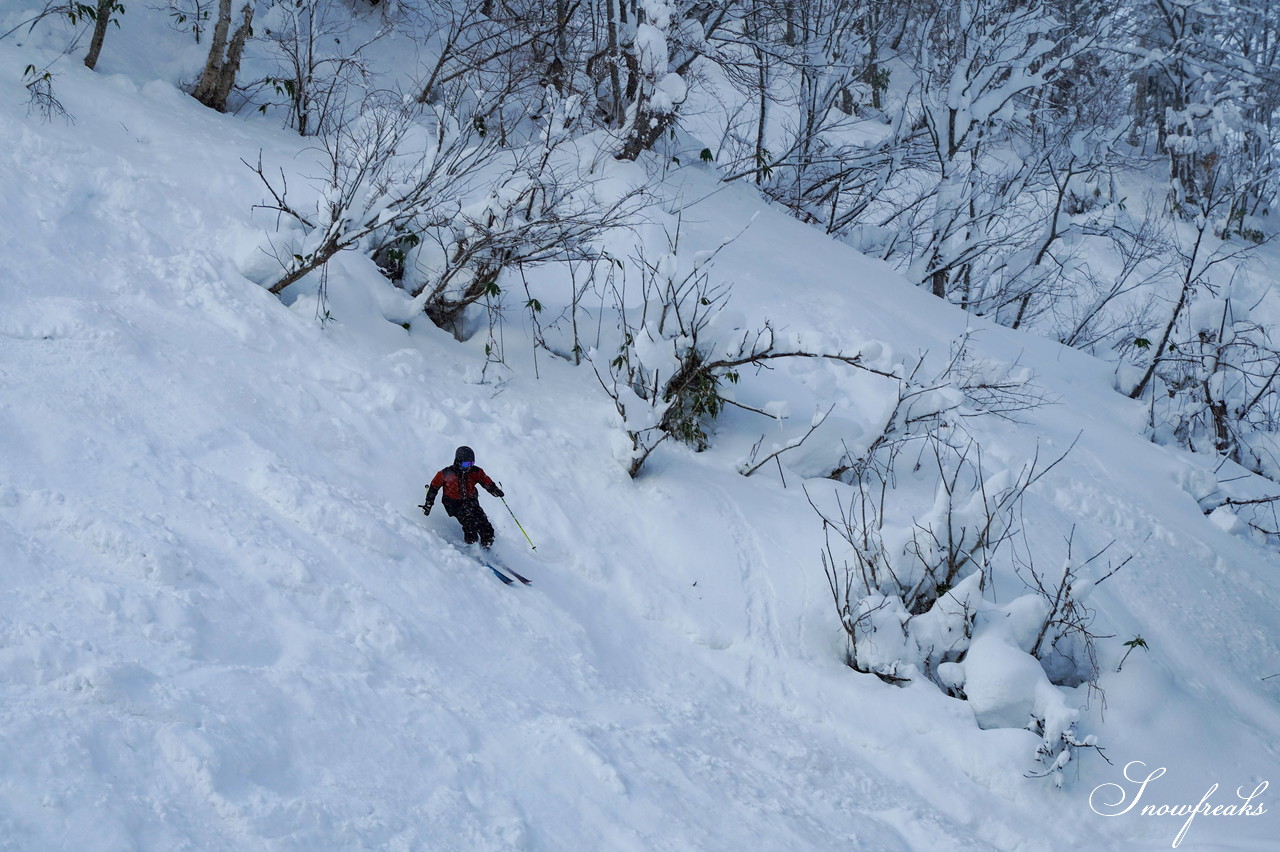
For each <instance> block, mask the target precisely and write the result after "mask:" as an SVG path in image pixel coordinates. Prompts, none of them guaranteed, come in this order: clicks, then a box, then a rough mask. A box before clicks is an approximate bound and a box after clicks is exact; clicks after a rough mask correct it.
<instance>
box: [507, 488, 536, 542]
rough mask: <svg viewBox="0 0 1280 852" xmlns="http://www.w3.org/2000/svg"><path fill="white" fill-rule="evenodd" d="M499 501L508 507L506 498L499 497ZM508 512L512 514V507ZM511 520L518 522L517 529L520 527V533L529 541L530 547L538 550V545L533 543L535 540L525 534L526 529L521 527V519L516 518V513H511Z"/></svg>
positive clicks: (508, 508)
mask: <svg viewBox="0 0 1280 852" xmlns="http://www.w3.org/2000/svg"><path fill="white" fill-rule="evenodd" d="M498 499H499V500H501V501H502V505H504V506H507V498H506V497H499V498H498ZM507 511H508V512H511V507H510V506H507ZM511 520H513V521H515V522H516V526H517V527H520V532H522V533H524V540H525V541H527V542H529V546H530V547H532V548H533V549H534V550H537V549H538V545H536V544H534V543H533V539H531V538H529V534H528V533H527V532H524V527H523V526H521V524H520V519H519V518H517V517H516V513H515V512H511Z"/></svg>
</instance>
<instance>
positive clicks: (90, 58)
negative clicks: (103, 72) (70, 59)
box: [84, 0, 123, 71]
mask: <svg viewBox="0 0 1280 852" xmlns="http://www.w3.org/2000/svg"><path fill="white" fill-rule="evenodd" d="M117 8H118V7H117V6H116V0H98V11H97V13H96V14H95V15H94V18H93V37H92V38H90V40H89V53H88V54H86V55H85V58H84V67H86V68H88V69H89V70H90V71H92V70H93V69H94V67H95V66H96V65H97V64H98V56H99V55H100V54H101V53H102V42H103V41H104V40H106V37H107V25H108V24H110V23H111V13H112V12H114V11H115V10H116V9H117ZM121 11H123V9H122V10H121Z"/></svg>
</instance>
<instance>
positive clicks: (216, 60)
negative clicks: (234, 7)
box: [191, 0, 253, 112]
mask: <svg viewBox="0 0 1280 852" xmlns="http://www.w3.org/2000/svg"><path fill="white" fill-rule="evenodd" d="M240 16H241V20H240V26H239V27H237V28H236V31H235V33H234V34H233V35H232V36H231V38H230V40H229V41H228V38H227V34H228V32H229V31H230V30H231V0H219V3H218V22H217V24H215V25H214V28H213V40H212V42H211V43H210V45H209V59H208V61H207V62H205V66H204V73H202V74H201V75H200V81H199V82H198V83H196V87H195V89H194V90H193V91H192V92H191V96H192V97H193V98H195V99H196V100H198V101H199V102H200V103H202V104H204V105H205V106H207V107H209V108H210V109H216V110H217V111H218V112H226V111H227V99H228V98H229V97H230V96H231V90H232V89H233V88H235V84H236V75H237V74H239V73H240V59H241V57H242V56H243V55H244V45H245V42H246V41H248V40H249V34H250V32H251V25H252V23H253V5H252V4H251V3H245V5H244V8H243V9H241V10H240Z"/></svg>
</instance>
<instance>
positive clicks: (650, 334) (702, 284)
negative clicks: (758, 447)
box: [590, 229, 893, 477]
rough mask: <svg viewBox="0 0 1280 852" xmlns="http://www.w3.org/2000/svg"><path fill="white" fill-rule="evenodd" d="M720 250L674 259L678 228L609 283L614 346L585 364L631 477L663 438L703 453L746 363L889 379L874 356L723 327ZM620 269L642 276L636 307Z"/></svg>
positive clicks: (768, 329) (766, 328)
mask: <svg viewBox="0 0 1280 852" xmlns="http://www.w3.org/2000/svg"><path fill="white" fill-rule="evenodd" d="M725 245H728V243H724V244H722V245H721V246H720V248H718V249H716V250H715V251H711V252H707V253H703V254H699V255H698V256H697V257H696V258H695V259H694V260H693V261H692V262H688V261H686V260H684V259H683V258H682V257H681V256H680V255H679V232H678V229H677V232H676V233H675V234H674V235H671V236H670V238H669V251H668V252H666V253H664V254H663V255H661V256H659V257H658V258H656V259H654V258H651V257H649V256H648V255H646V254H645V253H644V252H641V253H639V254H638V255H637V256H636V257H634V258H632V263H631V264H630V265H628V264H625V263H621V262H620V261H619V265H620V266H621V267H622V269H623V274H622V275H620V276H618V277H617V278H611V279H610V281H611V283H610V286H611V287H612V293H611V295H612V297H613V299H614V311H615V314H616V316H617V318H618V333H619V335H618V344H617V345H618V348H617V350H616V352H615V354H614V355H613V357H612V358H609V359H608V360H607V362H606V357H607V355H606V354H605V353H601V352H599V351H593V352H592V353H591V356H590V360H591V363H592V366H593V368H594V369H595V373H596V377H597V379H599V381H600V386H601V387H602V388H603V389H604V391H605V393H606V394H608V396H609V398H610V399H612V400H613V403H614V407H615V408H616V409H617V412H618V417H619V419H620V423H621V427H622V431H623V433H624V434H625V435H626V439H627V444H626V446H625V447H624V448H623V455H624V456H625V463H626V466H627V472H628V473H629V474H630V475H631V476H632V477H635V476H637V475H639V473H640V469H641V468H642V467H643V466H644V463H645V460H646V459H648V457H649V455H650V454H651V453H652V452H653V451H654V450H655V449H657V447H658V446H659V445H660V444H662V443H663V442H664V441H666V440H667V439H668V438H675V439H676V440H677V441H681V442H683V443H685V444H688V445H689V446H692V447H693V448H694V449H696V450H699V451H701V450H704V449H706V448H707V447H708V446H709V441H710V436H709V433H708V430H709V429H710V427H711V424H712V423H713V422H714V421H715V419H716V417H718V416H719V414H720V412H721V411H723V409H724V406H725V405H726V404H730V403H732V400H730V399H729V398H728V395H727V392H726V391H725V387H724V386H725V383H730V384H734V383H737V382H738V381H739V378H740V375H741V373H740V370H741V369H742V368H743V367H746V366H748V365H756V366H759V365H763V364H766V363H768V362H771V361H776V360H780V359H788V358H819V359H825V360H830V361H838V362H840V363H842V364H846V365H848V366H851V367H854V368H857V369H860V370H866V371H868V372H871V373H876V374H878V375H881V376H885V377H887V378H893V374H892V373H891V372H889V369H890V368H888V367H886V366H885V365H884V364H882V363H881V359H880V358H879V357H878V356H875V353H868V354H867V355H866V356H864V354H863V353H862V352H861V351H859V352H856V353H853V354H846V353H845V352H843V351H823V350H813V349H809V348H806V347H805V346H804V345H802V343H801V342H800V341H799V340H798V339H791V338H784V337H782V336H781V335H779V333H778V332H777V331H776V330H775V329H774V328H773V326H772V325H770V324H769V323H768V322H765V323H764V325H763V327H761V328H758V329H743V328H742V327H740V326H739V325H738V324H736V323H734V322H731V321H727V319H726V317H727V316H728V315H727V314H726V312H725V306H726V305H727V303H728V299H729V293H730V287H729V285H728V284H727V283H725V282H714V281H713V280H712V277H711V266H712V263H713V261H714V259H715V256H716V254H717V253H718V252H719V251H720V249H722V248H724V246H725ZM628 270H630V271H632V272H634V273H635V274H637V275H638V276H639V277H640V286H639V289H640V301H639V304H631V303H630V302H629V301H628V297H627V276H626V272H627V271H628ZM873 356H875V357H873ZM732 404H736V403H732ZM746 472H747V471H744V473H746Z"/></svg>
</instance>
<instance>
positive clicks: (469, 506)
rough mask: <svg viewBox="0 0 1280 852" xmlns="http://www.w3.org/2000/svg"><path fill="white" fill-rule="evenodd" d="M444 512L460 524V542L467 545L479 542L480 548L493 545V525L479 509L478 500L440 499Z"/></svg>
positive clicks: (482, 510)
mask: <svg viewBox="0 0 1280 852" xmlns="http://www.w3.org/2000/svg"><path fill="white" fill-rule="evenodd" d="M441 502H443V503H444V510H445V511H446V512H447V513H448V514H449V517H451V518H453V519H454V520H456V521H457V522H458V523H460V524H462V540H463V541H465V542H466V543H467V544H475V543H476V542H477V541H478V542H480V546H481V547H489V546H491V545H492V544H493V535H494V533H493V524H491V523H489V516H488V515H486V514H485V513H484V509H482V508H480V501H479V500H450V499H449V498H448V497H444V498H442V501H441Z"/></svg>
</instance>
